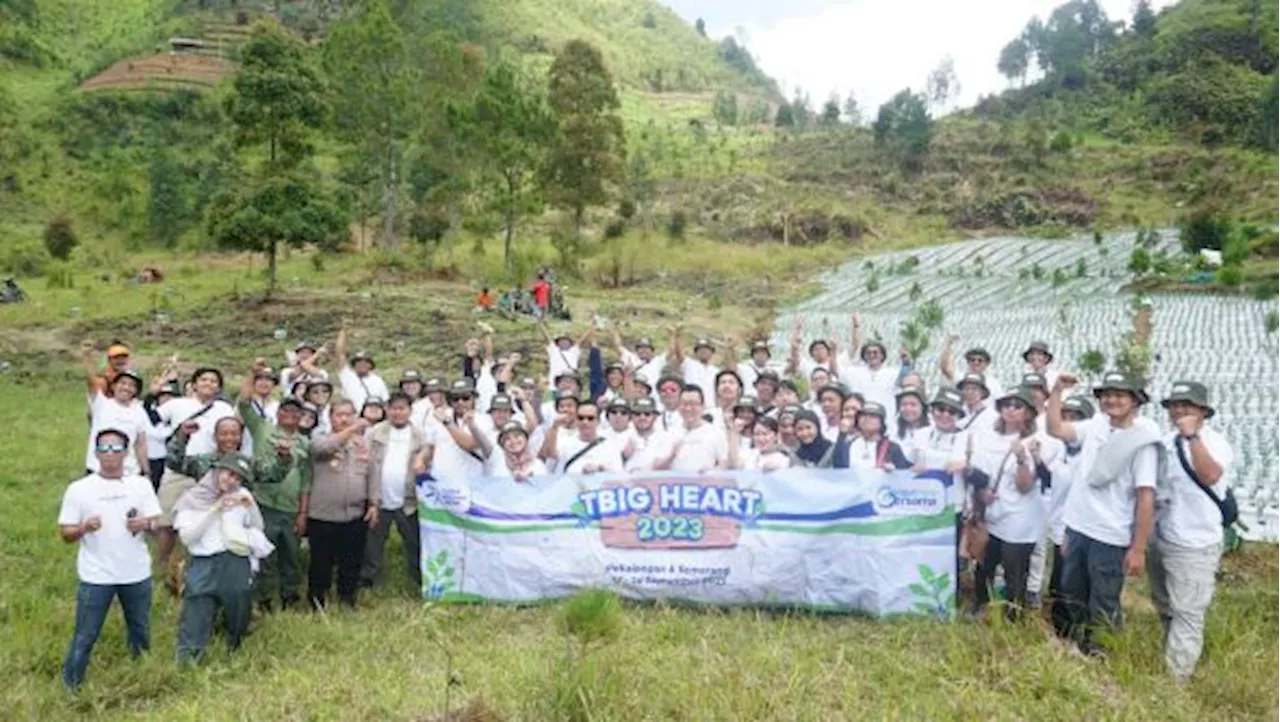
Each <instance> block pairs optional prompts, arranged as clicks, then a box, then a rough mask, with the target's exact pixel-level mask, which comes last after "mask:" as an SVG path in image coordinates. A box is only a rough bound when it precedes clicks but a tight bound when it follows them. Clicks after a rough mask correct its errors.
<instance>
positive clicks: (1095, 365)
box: [1076, 348, 1107, 375]
mask: <svg viewBox="0 0 1280 722" xmlns="http://www.w3.org/2000/svg"><path fill="white" fill-rule="evenodd" d="M1076 365H1077V366H1078V367H1079V368H1080V371H1082V372H1083V373H1086V374H1090V375H1094V374H1100V373H1102V371H1103V369H1105V368H1106V367H1107V356H1106V354H1104V353H1102V352H1101V351H1099V350H1098V349H1096V348H1091V349H1089V350H1088V351H1085V352H1084V353H1083V354H1081V355H1080V361H1079V363H1077V364H1076Z"/></svg>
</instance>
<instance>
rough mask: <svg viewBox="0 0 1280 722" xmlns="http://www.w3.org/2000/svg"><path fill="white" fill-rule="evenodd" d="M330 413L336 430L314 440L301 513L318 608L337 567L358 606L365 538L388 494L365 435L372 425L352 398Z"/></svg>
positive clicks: (311, 591)
mask: <svg viewBox="0 0 1280 722" xmlns="http://www.w3.org/2000/svg"><path fill="white" fill-rule="evenodd" d="M329 414H330V416H331V417H332V418H331V420H330V424H331V427H332V429H333V432H332V433H330V434H321V435H318V436H314V437H312V439H311V493H309V494H303V495H302V500H301V504H300V506H301V509H300V510H299V511H300V512H301V513H302V514H303V515H304V516H306V520H307V521H306V533H307V538H308V540H309V541H310V544H311V559H310V565H309V567H308V569H307V597H308V599H310V601H311V606H312V607H313V608H316V609H323V608H324V607H325V606H326V605H327V603H328V601H327V598H328V596H329V586H330V584H331V582H332V580H333V570H334V567H335V566H336V567H337V569H338V584H337V587H338V601H339V603H340V604H342V605H343V606H346V607H355V605H356V594H357V591H358V589H359V583H360V566H361V563H362V562H363V560H364V545H365V540H366V537H367V534H368V529H369V528H370V527H373V526H376V525H377V523H378V509H379V506H380V504H379V501H380V499H381V490H382V479H381V478H380V477H379V475H378V467H377V464H375V463H374V461H373V455H372V453H371V451H370V449H369V443H368V441H367V440H366V439H365V437H364V432H365V430H367V429H368V428H369V422H367V421H365V420H364V419H362V418H359V417H358V416H356V409H355V406H354V405H353V404H352V403H351V402H350V401H348V400H346V399H343V400H341V401H337V402H335V403H334V404H333V407H332V408H331V409H330V410H329Z"/></svg>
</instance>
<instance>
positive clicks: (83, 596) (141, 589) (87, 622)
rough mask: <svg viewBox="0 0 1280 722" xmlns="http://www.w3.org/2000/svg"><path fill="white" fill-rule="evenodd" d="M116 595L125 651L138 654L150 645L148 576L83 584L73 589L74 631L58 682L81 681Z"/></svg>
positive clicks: (76, 683) (70, 685)
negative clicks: (122, 581) (128, 581)
mask: <svg viewBox="0 0 1280 722" xmlns="http://www.w3.org/2000/svg"><path fill="white" fill-rule="evenodd" d="M114 597H119V598H120V607H121V609H122V610H123V611H124V624H125V628H126V629H127V630H128V640H129V654H131V655H133V656H135V657H136V656H138V655H139V654H141V653H142V652H144V651H146V650H147V649H150V647H151V580H150V579H144V580H142V581H140V582H137V583H134V584H87V583H85V582H80V587H79V588H78V589H77V590H76V631H75V634H74V635H73V636H72V637H71V647H70V648H69V649H68V650H67V659H66V661H65V662H63V663H62V682H63V684H65V685H66V686H67V687H68V688H71V689H75V688H76V687H79V686H80V683H81V682H83V681H84V675H85V670H87V669H88V668H89V657H90V655H91V654H93V645H94V643H96V642H97V641H98V634H99V633H100V632H101V631H102V623H103V622H105V621H106V620H107V612H108V611H110V609H111V600H112V598H114Z"/></svg>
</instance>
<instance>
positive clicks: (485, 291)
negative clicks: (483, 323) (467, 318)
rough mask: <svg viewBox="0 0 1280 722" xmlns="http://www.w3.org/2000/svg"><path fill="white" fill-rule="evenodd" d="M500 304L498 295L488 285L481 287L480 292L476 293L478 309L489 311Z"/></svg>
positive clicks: (479, 310)
mask: <svg viewBox="0 0 1280 722" xmlns="http://www.w3.org/2000/svg"><path fill="white" fill-rule="evenodd" d="M497 305H498V297H497V296H495V295H494V294H493V291H490V290H489V287H488V286H485V287H484V288H482V289H480V293H478V294H476V309H475V310H476V311H478V312H489V311H492V310H493V309H494V308H495V307H496V306H497Z"/></svg>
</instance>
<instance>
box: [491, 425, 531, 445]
mask: <svg viewBox="0 0 1280 722" xmlns="http://www.w3.org/2000/svg"><path fill="white" fill-rule="evenodd" d="M508 434H524V437H525V438H526V439H527V438H529V430H528V429H526V428H525V427H524V424H522V423H520V422H519V421H508V422H507V423H505V424H503V425H502V429H501V430H500V431H499V432H498V442H499V443H501V442H502V440H503V439H504V438H505V437H506V436H507V435H508Z"/></svg>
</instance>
